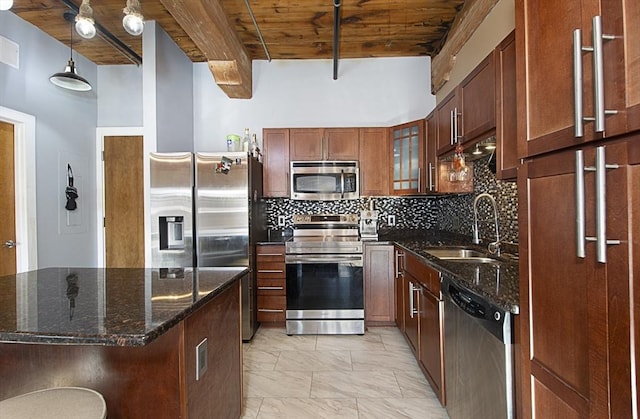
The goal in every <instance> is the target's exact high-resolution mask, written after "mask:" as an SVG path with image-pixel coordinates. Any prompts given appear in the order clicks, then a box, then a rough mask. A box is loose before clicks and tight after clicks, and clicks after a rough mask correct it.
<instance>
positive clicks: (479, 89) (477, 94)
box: [436, 51, 496, 156]
mask: <svg viewBox="0 0 640 419" xmlns="http://www.w3.org/2000/svg"><path fill="white" fill-rule="evenodd" d="M495 75H496V74H495V53H494V52H493V51H492V52H491V54H489V55H488V56H487V57H486V58H485V59H484V60H482V62H481V63H480V64H478V66H477V67H476V68H475V69H474V70H473V71H472V72H471V73H470V74H469V75H468V76H467V77H465V78H464V80H463V81H462V82H461V83H460V84H459V85H458V86H456V88H455V89H454V90H453V91H452V92H451V93H449V95H447V96H446V97H445V98H444V99H443V100H442V102H440V104H438V106H437V107H436V112H437V124H438V155H439V156H443V155H446V154H449V153H451V152H452V151H453V149H454V147H455V145H456V144H457V143H460V144H463V145H464V144H471V143H474V142H475V141H476V140H480V139H482V136H483V135H490V133H491V132H492V130H493V129H494V128H495V126H496V125H495V124H496V107H495V85H496V84H495V83H496V79H495Z"/></svg>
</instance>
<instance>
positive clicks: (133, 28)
mask: <svg viewBox="0 0 640 419" xmlns="http://www.w3.org/2000/svg"><path fill="white" fill-rule="evenodd" d="M122 11H123V12H124V14H125V16H124V18H122V26H123V27H124V30H126V31H127V32H128V33H129V34H131V35H133V36H138V35H140V34H141V33H142V31H143V30H144V16H142V10H141V7H140V1H139V0H127V7H125V8H124V10H122Z"/></svg>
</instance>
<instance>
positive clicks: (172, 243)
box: [159, 216, 185, 250]
mask: <svg viewBox="0 0 640 419" xmlns="http://www.w3.org/2000/svg"><path fill="white" fill-rule="evenodd" d="M159 224H160V250H174V249H184V245H185V243H184V217H181V216H176V217H160V220H159Z"/></svg>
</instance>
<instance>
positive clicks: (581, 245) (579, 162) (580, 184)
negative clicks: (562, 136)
mask: <svg viewBox="0 0 640 419" xmlns="http://www.w3.org/2000/svg"><path fill="white" fill-rule="evenodd" d="M580 126H582V125H580ZM584 170H585V167H584V152H583V151H582V150H577V151H576V249H577V250H576V256H578V257H579V258H582V259H584V258H585V257H586V256H587V252H586V249H585V236H586V234H585V227H584V224H585V220H584V213H585V211H584Z"/></svg>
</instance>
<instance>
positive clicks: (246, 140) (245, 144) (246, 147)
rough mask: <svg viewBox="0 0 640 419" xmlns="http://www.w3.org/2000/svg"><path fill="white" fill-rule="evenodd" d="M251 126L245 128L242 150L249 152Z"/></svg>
mask: <svg viewBox="0 0 640 419" xmlns="http://www.w3.org/2000/svg"><path fill="white" fill-rule="evenodd" d="M249 141H250V136H249V128H245V129H244V138H243V139H242V151H243V152H245V153H247V154H249Z"/></svg>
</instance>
